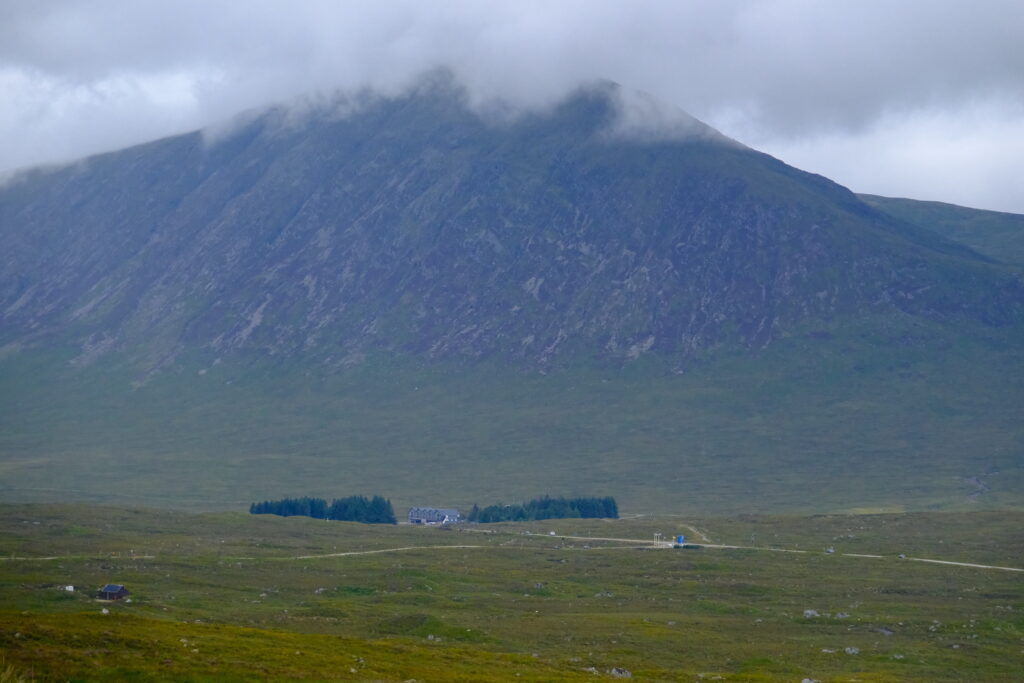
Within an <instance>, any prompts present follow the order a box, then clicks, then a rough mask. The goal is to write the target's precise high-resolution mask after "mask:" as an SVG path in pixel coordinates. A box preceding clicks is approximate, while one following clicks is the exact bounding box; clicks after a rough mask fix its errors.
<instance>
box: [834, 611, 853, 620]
mask: <svg viewBox="0 0 1024 683" xmlns="http://www.w3.org/2000/svg"><path fill="white" fill-rule="evenodd" d="M849 618H850V615H849V614H847V613H846V612H840V613H839V614H837V615H836V619H849Z"/></svg>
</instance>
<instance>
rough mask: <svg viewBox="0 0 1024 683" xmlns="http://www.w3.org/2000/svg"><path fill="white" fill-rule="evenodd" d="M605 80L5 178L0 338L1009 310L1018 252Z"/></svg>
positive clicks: (221, 342)
mask: <svg viewBox="0 0 1024 683" xmlns="http://www.w3.org/2000/svg"><path fill="white" fill-rule="evenodd" d="M621 109H622V93H621V92H620V91H619V90H618V89H617V87H615V86H610V85H603V86H599V87H595V88H592V89H587V90H584V91H581V92H579V93H577V94H576V95H575V96H573V97H571V98H570V99H568V100H567V101H565V102H564V103H563V104H562V105H560V106H559V107H558V108H557V109H555V110H554V111H551V112H547V113H543V114H534V115H528V116H525V117H522V118H519V119H515V120H512V121H504V122H489V121H487V120H485V118H481V117H479V116H477V115H476V114H474V113H472V112H471V111H470V110H469V109H468V108H467V107H466V106H465V105H464V103H463V99H462V97H461V94H460V93H459V91H458V89H457V88H455V87H454V86H451V85H450V84H441V85H436V84H435V85H434V86H431V87H425V88H423V89H421V90H419V91H417V92H414V93H412V94H409V95H406V96H403V97H400V98H397V99H376V100H371V101H369V102H366V103H363V104H362V105H361V106H359V107H357V108H355V110H354V111H351V112H349V113H348V114H346V115H343V116H342V115H338V114H336V113H334V114H332V113H331V112H330V110H319V111H313V112H307V113H306V114H304V115H302V116H298V117H294V116H290V115H289V114H288V113H287V112H285V111H271V112H267V113H264V114H262V115H259V116H257V117H254V118H251V119H250V120H249V121H248V122H247V123H244V124H239V125H238V127H236V128H235V129H234V130H233V131H231V132H229V133H225V134H223V135H221V136H220V137H218V138H216V139H213V140H206V139H204V137H203V135H202V134H200V133H193V134H189V135H182V136H178V137H173V138H168V139H164V140H160V141H157V142H153V143H150V144H147V145H142V146H139V147H134V148H131V149H127V150H123V151H119V152H114V153H111V154H106V155H102V156H99V157H94V158H91V159H89V160H87V161H85V162H83V163H81V164H78V165H74V166H70V167H67V168H63V169H59V170H50V171H36V172H33V173H30V174H27V175H25V176H23V177H21V178H19V179H17V180H15V181H13V182H10V183H8V185H7V186H6V187H4V188H3V189H2V190H0V240H2V242H3V244H4V245H5V249H4V255H3V256H2V257H0V344H3V345H6V348H8V349H9V350H10V349H16V348H24V347H32V346H36V347H38V346H40V345H43V346H45V345H49V344H54V343H62V344H67V343H70V344H73V345H74V346H75V347H76V348H78V350H79V351H78V354H77V362H78V363H79V364H82V363H89V362H91V361H93V360H95V359H96V358H98V357H100V356H103V355H104V354H109V353H114V354H120V355H127V356H129V357H131V358H132V359H133V360H134V362H136V363H137V365H138V366H139V367H141V368H143V369H148V370H152V369H156V368H160V367H162V366H165V365H166V364H168V363H170V362H172V361H173V360H174V359H175V358H177V357H179V356H180V355H181V354H182V353H184V352H190V351H197V352H201V353H204V354H209V355H210V356H211V357H214V356H217V357H219V356H221V355H224V354H231V353H239V352H241V353H251V354H256V355H257V356H264V357H265V356H272V357H278V358H296V357H302V358H309V359H315V360H316V362H318V363H322V364H326V365H328V366H340V365H345V364H350V363H355V362H358V361H359V360H360V359H362V358H363V357H364V356H365V354H366V353H368V352H373V351H386V352H392V353H401V354H411V355H414V356H418V357H424V358H435V359H436V358H452V357H469V358H482V357H501V358H511V359H516V362H518V363H521V364H524V365H526V366H528V367H548V366H550V365H552V364H559V363H563V362H569V361H571V360H572V359H574V358H578V357H581V356H582V357H586V358H595V357H596V358H604V359H609V360H612V361H614V362H620V361H623V360H628V359H634V358H637V357H639V356H641V355H644V354H648V353H650V354H656V355H659V356H662V357H667V358H671V359H673V362H674V363H676V364H678V365H684V364H685V363H686V362H688V360H690V359H692V358H694V357H696V356H699V355H700V353H701V352H702V351H704V350H707V349H709V348H713V347H716V346H720V345H723V344H724V345H727V346H729V345H734V346H737V347H744V348H750V349H760V348H763V347H765V346H766V345H768V344H770V343H771V342H772V340H773V339H776V338H778V337H780V336H786V335H790V334H794V333H798V332H799V331H801V330H811V329H817V328H828V327H829V326H832V325H835V324H842V323H843V322H844V321H847V320H851V319H858V318H861V317H863V316H882V317H885V316H892V315H896V316H910V317H913V318H920V319H922V320H929V321H939V322H941V323H942V324H944V325H950V326H954V327H964V326H966V327H972V326H981V327H988V326H1004V325H1008V324H1012V323H1015V322H1018V321H1020V319H1021V316H1022V312H1024V287H1022V284H1021V279H1020V276H1019V273H1018V272H1017V271H1014V270H1012V269H1008V268H1005V267H1001V266H998V265H995V264H992V263H990V262H989V261H988V260H987V259H984V258H982V257H979V256H978V255H977V254H975V253H973V252H971V251H970V250H969V249H966V248H964V247H960V246H958V245H955V244H954V243H952V242H947V241H945V240H943V239H942V238H941V237H938V236H937V235H935V234H932V233H929V232H927V231H924V230H921V229H919V228H916V227H914V226H912V225H910V224H908V223H902V222H900V220H899V219H897V218H894V217H892V216H889V215H887V214H883V213H880V212H879V211H877V210H875V209H874V208H872V207H871V206H869V205H868V204H865V203H864V202H862V201H861V200H860V199H858V198H857V197H856V196H855V195H853V194H852V193H850V192H849V191H847V190H846V189H844V188H842V187H840V186H838V185H836V184H834V183H832V182H830V181H828V180H826V179H825V178H822V177H819V176H815V175H811V174H808V173H804V172H802V171H799V170H797V169H794V168H792V167H789V166H787V165H786V164H784V163H782V162H780V161H778V160H776V159H774V158H771V157H769V156H766V155H764V154H761V153H758V152H756V151H753V150H750V149H748V148H745V147H743V146H742V145H739V144H737V143H734V142H732V141H730V140H728V139H726V138H724V137H722V136H720V135H717V134H716V133H714V132H713V131H711V130H710V129H707V128H706V127H703V126H700V125H699V124H696V123H694V124H693V125H692V126H690V127H689V128H687V130H686V131H685V132H684V133H683V134H679V133H678V131H677V132H676V134H674V135H669V136H651V135H634V134H629V133H628V132H623V131H622V130H621V128H622V127H621V126H618V123H617V122H618V121H619V119H618V118H617V117H618V116H619V113H620V111H621Z"/></svg>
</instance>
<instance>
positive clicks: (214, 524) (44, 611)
mask: <svg viewBox="0 0 1024 683" xmlns="http://www.w3.org/2000/svg"><path fill="white" fill-rule="evenodd" d="M1021 528H1024V516H1022V514H1021V513H1000V514H992V513H969V514H942V513H927V514H915V515H870V516H855V517H847V516H831V517H817V518H796V517H773V518H769V517H745V518H734V519H721V518H715V519H690V518H670V517H661V518H646V517H645V518H639V519H631V520H618V521H614V522H597V521H590V522H585V521H580V520H575V521H573V520H559V521H549V522H544V523H536V524H520V525H504V524H502V525H488V526H486V527H483V526H477V527H469V528H467V529H466V530H464V531H444V530H440V529H425V528H413V527H401V526H400V527H390V526H383V527H381V526H372V527H371V526H363V525H357V524H349V523H341V522H324V521H319V520H312V519H299V518H288V519H284V518H275V517H269V516H248V515H244V514H238V513H217V514H204V515H186V514H183V513H179V512H171V511H154V510H139V509H134V510H130V509H116V508H101V507H91V506H35V505H30V506H0V552H2V553H3V555H4V556H5V559H4V560H3V561H2V562H0V604H3V605H4V608H3V609H2V610H0V647H2V649H3V651H4V657H5V660H4V665H5V666H7V667H9V669H10V671H11V675H19V674H20V675H22V676H24V677H26V678H27V677H29V676H32V677H33V678H34V679H35V680H52V679H69V678H71V679H77V680H124V679H129V678H131V679H142V680H146V679H152V678H160V679H166V678H176V679H192V680H195V679H228V680H256V679H264V680H265V679H275V680H298V679H314V680H389V681H390V680H408V679H410V678H414V679H417V680H514V679H515V680H519V679H521V680H554V679H557V680H577V679H587V680H595V679H601V678H610V672H611V671H612V670H613V669H614V668H621V669H626V670H628V671H630V672H631V673H632V676H633V678H635V679H639V680H685V681H691V680H694V679H695V678H697V677H703V678H704V679H714V678H716V677H718V679H719V680H731V681H792V680H801V679H802V678H805V677H808V678H813V679H817V680H822V681H847V680H854V679H856V680H860V681H945V680H985V681H1010V680H1016V679H1015V676H1016V675H1017V673H1018V672H1019V670H1020V667H1021V666H1022V665H1024V656H1022V654H1021V652H1020V647H1021V646H1020V641H1021V638H1022V637H1024V621H1022V619H1021V610H1024V584H1022V582H1021V579H1020V574H1019V573H1015V572H1008V571H1003V570H997V569H982V568H974V567H963V566H946V565H936V564H928V563H923V562H918V561H915V560H913V559H911V558H912V557H915V556H923V557H938V558H940V559H942V558H945V559H949V560H959V561H966V562H975V563H980V564H989V563H991V564H998V565H1012V566H1021V565H1022V564H1024V561H1022V560H1024V537H1022V536H1021V532H1020V529H1021ZM551 531H554V532H556V534H558V535H557V536H556V537H551V536H549V535H548V534H549V532H551ZM654 531H659V532H661V533H663V534H665V535H669V534H675V533H685V534H688V535H689V536H690V538H691V539H693V538H695V537H699V536H700V535H702V536H703V537H705V538H707V539H710V541H712V542H716V543H725V544H735V545H745V546H752V549H726V548H713V547H705V548H704V549H702V550H671V549H656V548H655V547H653V545H652V544H651V543H650V541H647V540H645V539H650V538H651V534H652V533H653V532H654ZM568 536H580V537H583V538H569V537H568ZM587 537H591V538H587ZM594 537H604V538H621V539H626V540H621V541H613V540H600V539H599V538H594ZM628 539H637V540H628ZM795 545H799V546H800V548H799V549H803V550H808V551H810V552H805V553H790V552H773V551H772V550H770V548H772V547H775V548H785V549H797V548H794V547H793V546H795ZM826 545H831V546H834V547H835V549H836V552H835V553H834V554H826V553H824V552H822V550H823V548H824V547H825V546H826ZM853 553H857V554H860V555H855V554H853ZM899 553H905V554H908V555H910V557H909V558H908V559H899V558H898V557H897V555H898V554H899ZM864 554H875V555H880V557H863V556H862V555H864ZM44 558H50V559H44ZM107 581H119V582H124V583H126V584H127V585H128V587H129V588H130V590H132V595H131V598H132V601H131V603H124V602H121V603H114V604H111V603H104V604H101V603H97V602H95V601H94V600H93V599H92V597H91V594H90V591H91V590H93V589H94V588H95V587H96V586H99V585H101V584H103V583H105V582H107ZM68 584H73V585H76V586H78V590H76V591H75V592H74V593H69V592H67V591H65V590H63V586H64V585H68ZM102 609H107V610H108V612H109V613H108V614H103V613H101V610H102Z"/></svg>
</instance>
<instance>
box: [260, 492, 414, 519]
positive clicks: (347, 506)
mask: <svg viewBox="0 0 1024 683" xmlns="http://www.w3.org/2000/svg"><path fill="white" fill-rule="evenodd" d="M249 513H250V514H253V515H280V516H282V517H294V516H301V517H313V518H315V519H331V520H335V521H339V522H363V523H365V524H397V523H398V520H397V519H395V509H394V508H393V507H392V506H391V501H390V500H387V499H385V498H384V497H382V496H374V497H373V498H367V497H366V496H349V497H347V498H335V499H334V500H333V501H332V502H331V504H330V505H328V504H327V501H326V500H324V499H323V498H308V497H307V498H282V499H281V500H265V501H263V502H262V503H253V504H252V505H250V506H249Z"/></svg>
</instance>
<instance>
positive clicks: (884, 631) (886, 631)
mask: <svg viewBox="0 0 1024 683" xmlns="http://www.w3.org/2000/svg"><path fill="white" fill-rule="evenodd" d="M875 630H876V631H878V632H879V633H881V634H882V635H883V636H891V635H892V634H894V633H896V631H893V630H892V629H888V628H885V627H884V626H883V627H882V628H876V629H875Z"/></svg>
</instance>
